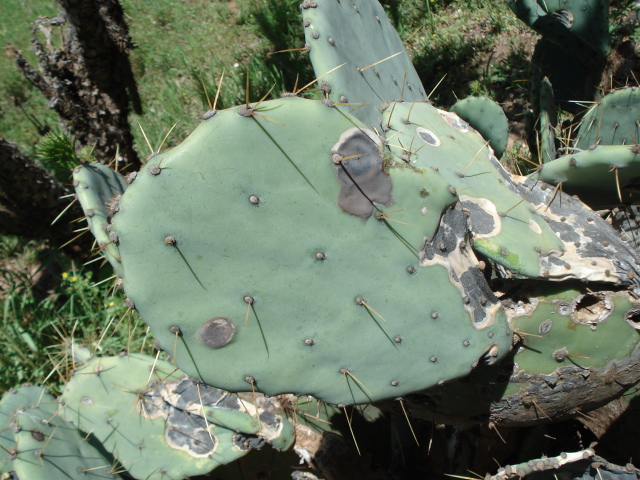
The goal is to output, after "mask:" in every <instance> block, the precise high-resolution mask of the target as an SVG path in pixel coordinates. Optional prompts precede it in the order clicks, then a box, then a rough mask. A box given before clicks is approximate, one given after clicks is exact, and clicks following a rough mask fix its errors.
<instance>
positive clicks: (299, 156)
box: [113, 98, 511, 403]
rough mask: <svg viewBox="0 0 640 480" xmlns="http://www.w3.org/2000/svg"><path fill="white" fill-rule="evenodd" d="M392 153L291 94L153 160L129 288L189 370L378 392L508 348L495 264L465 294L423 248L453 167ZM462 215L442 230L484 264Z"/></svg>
mask: <svg viewBox="0 0 640 480" xmlns="http://www.w3.org/2000/svg"><path fill="white" fill-rule="evenodd" d="M254 109H255V110H254ZM265 117H268V118H265ZM388 159H389V155H388V151H387V150H386V149H385V147H384V146H383V143H382V141H381V140H380V139H379V138H378V137H377V136H376V135H375V133H374V132H373V131H371V130H368V129H367V128H366V127H365V125H363V124H361V123H360V122H359V121H358V120H356V119H355V118H353V117H351V116H350V115H348V114H346V113H343V112H341V111H339V110H337V109H336V108H330V107H327V106H325V105H323V104H322V103H321V102H317V101H311V100H304V99H300V98H285V99H282V100H275V101H271V102H265V103H263V104H261V105H260V106H259V107H257V108H256V106H255V105H254V106H250V107H249V108H247V107H246V106H244V107H240V108H234V109H230V110H224V111H220V112H217V114H216V115H215V116H214V117H213V118H211V119H210V120H207V121H205V122H203V123H202V124H201V125H200V126H199V127H198V128H197V129H196V130H195V132H194V133H193V134H192V135H191V136H190V137H189V138H187V139H186V140H185V141H184V142H183V143H182V144H181V145H179V146H178V147H176V148H174V149H173V150H171V151H170V152H167V153H165V154H161V155H158V156H157V157H155V158H154V159H153V163H150V164H148V165H147V167H146V168H145V169H143V170H142V171H141V172H140V173H139V174H138V176H137V178H136V180H135V182H134V183H133V184H132V185H131V186H130V187H129V188H128V189H127V191H126V193H125V194H124V195H123V197H122V201H121V202H120V212H119V213H118V214H117V215H116V216H115V217H114V222H113V230H114V231H117V232H118V235H119V238H120V245H119V248H120V253H121V257H122V261H123V265H124V270H125V277H124V278H125V290H126V292H127V295H128V296H129V298H130V299H131V300H132V301H133V302H134V303H135V305H136V307H137V309H138V311H139V312H140V314H141V315H142V316H143V318H144V319H145V321H146V322H148V323H149V324H150V325H151V328H152V329H153V331H154V334H155V336H156V338H157V339H158V341H159V343H160V345H161V347H162V348H164V349H165V350H166V351H168V352H169V353H170V354H171V355H174V354H175V358H176V361H177V363H178V365H179V366H180V368H181V369H183V370H185V371H186V372H187V373H189V374H190V375H192V376H194V377H197V378H201V379H202V380H203V381H205V382H206V383H208V384H211V385H215V386H217V387H219V388H224V389H226V390H231V391H247V390H250V389H251V388H252V387H253V388H255V389H256V390H259V391H261V392H264V393H267V394H269V395H274V394H279V393H288V392H294V393H297V394H312V395H314V396H316V397H318V398H320V399H322V400H325V401H328V402H332V403H363V402H369V401H372V400H376V399H380V398H389V397H395V396H398V395H402V394H404V393H406V392H411V391H415V390H419V389H422V388H425V387H428V386H430V385H434V384H436V383H438V382H440V381H443V380H449V379H451V378H457V377H461V376H463V375H466V374H467V373H468V372H469V371H470V370H471V369H472V367H473V366H475V365H477V364H478V362H480V361H482V360H484V359H485V358H490V359H491V360H496V359H497V358H500V357H502V356H503V355H504V354H506V353H507V351H508V350H509V348H510V346H511V332H510V330H509V327H508V325H507V323H506V318H505V316H504V313H503V312H502V311H500V310H499V309H497V308H496V307H495V302H492V301H491V299H489V298H487V299H485V301H484V303H485V304H486V306H485V305H484V304H483V303H482V302H480V299H481V297H482V294H481V293H482V291H483V288H485V286H486V282H485V280H484V278H483V277H482V275H480V276H479V277H478V276H476V275H473V273H470V274H469V275H465V279H467V278H468V282H467V283H466V284H465V287H464V288H467V289H468V290H469V294H468V295H469V297H473V298H463V296H462V295H461V293H460V286H459V285H456V284H454V283H455V282H453V281H452V278H453V277H451V278H450V274H449V271H448V269H447V268H443V266H442V265H441V264H438V262H437V261H434V262H431V264H429V265H428V266H426V264H425V266H423V265H421V263H420V259H421V258H423V257H424V254H420V253H419V252H420V251H421V250H422V249H423V247H424V241H425V240H424V239H425V238H436V237H438V234H437V232H438V231H440V230H439V229H442V228H444V227H442V226H441V222H440V216H441V213H442V212H443V211H444V210H445V208H446V207H447V206H449V205H451V204H452V203H455V201H456V197H455V196H454V195H453V194H452V193H451V191H450V189H449V188H448V184H447V182H445V180H444V179H443V178H442V177H441V176H440V175H439V174H438V173H437V172H434V171H433V170H428V171H423V172H422V171H421V172H418V171H416V170H414V169H412V168H388V167H389V164H388ZM354 183H355V184H356V185H354ZM372 202H373V204H375V206H374V205H373V204H372ZM395 220H398V221H395ZM462 230H463V234H462V237H460V236H456V235H455V234H453V235H448V236H447V235H445V234H444V233H441V234H440V235H441V236H442V238H446V239H447V242H451V244H452V245H454V248H455V247H456V246H457V247H458V249H461V250H464V251H465V252H467V253H466V255H468V256H469V257H470V258H471V260H470V261H469V263H467V264H466V265H468V266H467V267H466V268H467V270H469V269H472V267H473V265H474V262H473V260H474V259H475V257H473V255H472V253H470V249H469V248H468V247H465V245H463V244H462V243H463V241H464V232H465V231H466V230H465V229H464V228H463V229H462ZM438 238H439V237H438ZM449 247H450V245H449V244H446V245H445V250H447V249H448V248H449ZM436 248H439V245H438V244H436ZM426 263H428V262H426ZM456 273H457V274H458V275H462V274H465V273H468V272H467V271H466V270H464V271H459V272H456ZM476 296H477V297H478V298H476Z"/></svg>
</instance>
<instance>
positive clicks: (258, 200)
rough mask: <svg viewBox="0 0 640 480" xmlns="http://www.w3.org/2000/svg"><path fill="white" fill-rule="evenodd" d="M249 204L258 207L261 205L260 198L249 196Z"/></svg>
mask: <svg viewBox="0 0 640 480" xmlns="http://www.w3.org/2000/svg"><path fill="white" fill-rule="evenodd" d="M249 203H252V204H253V205H258V204H259V203H260V197H258V196H257V195H249Z"/></svg>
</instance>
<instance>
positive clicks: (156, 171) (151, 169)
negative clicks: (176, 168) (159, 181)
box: [148, 165, 162, 176]
mask: <svg viewBox="0 0 640 480" xmlns="http://www.w3.org/2000/svg"><path fill="white" fill-rule="evenodd" d="M161 171H162V169H161V168H160V167H159V166H158V165H151V166H150V167H149V170H148V172H149V173H150V174H151V175H154V176H155V175H160V172H161Z"/></svg>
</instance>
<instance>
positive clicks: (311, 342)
mask: <svg viewBox="0 0 640 480" xmlns="http://www.w3.org/2000/svg"><path fill="white" fill-rule="evenodd" d="M315 343H316V342H315V341H314V340H313V338H305V339H304V344H305V345H306V346H307V347H310V346H312V345H314V344H315Z"/></svg>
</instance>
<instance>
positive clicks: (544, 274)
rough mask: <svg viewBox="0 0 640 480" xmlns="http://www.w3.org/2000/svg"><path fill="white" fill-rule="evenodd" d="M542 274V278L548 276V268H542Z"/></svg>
mask: <svg viewBox="0 0 640 480" xmlns="http://www.w3.org/2000/svg"><path fill="white" fill-rule="evenodd" d="M542 276H543V277H544V278H549V270H543V271H542Z"/></svg>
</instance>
